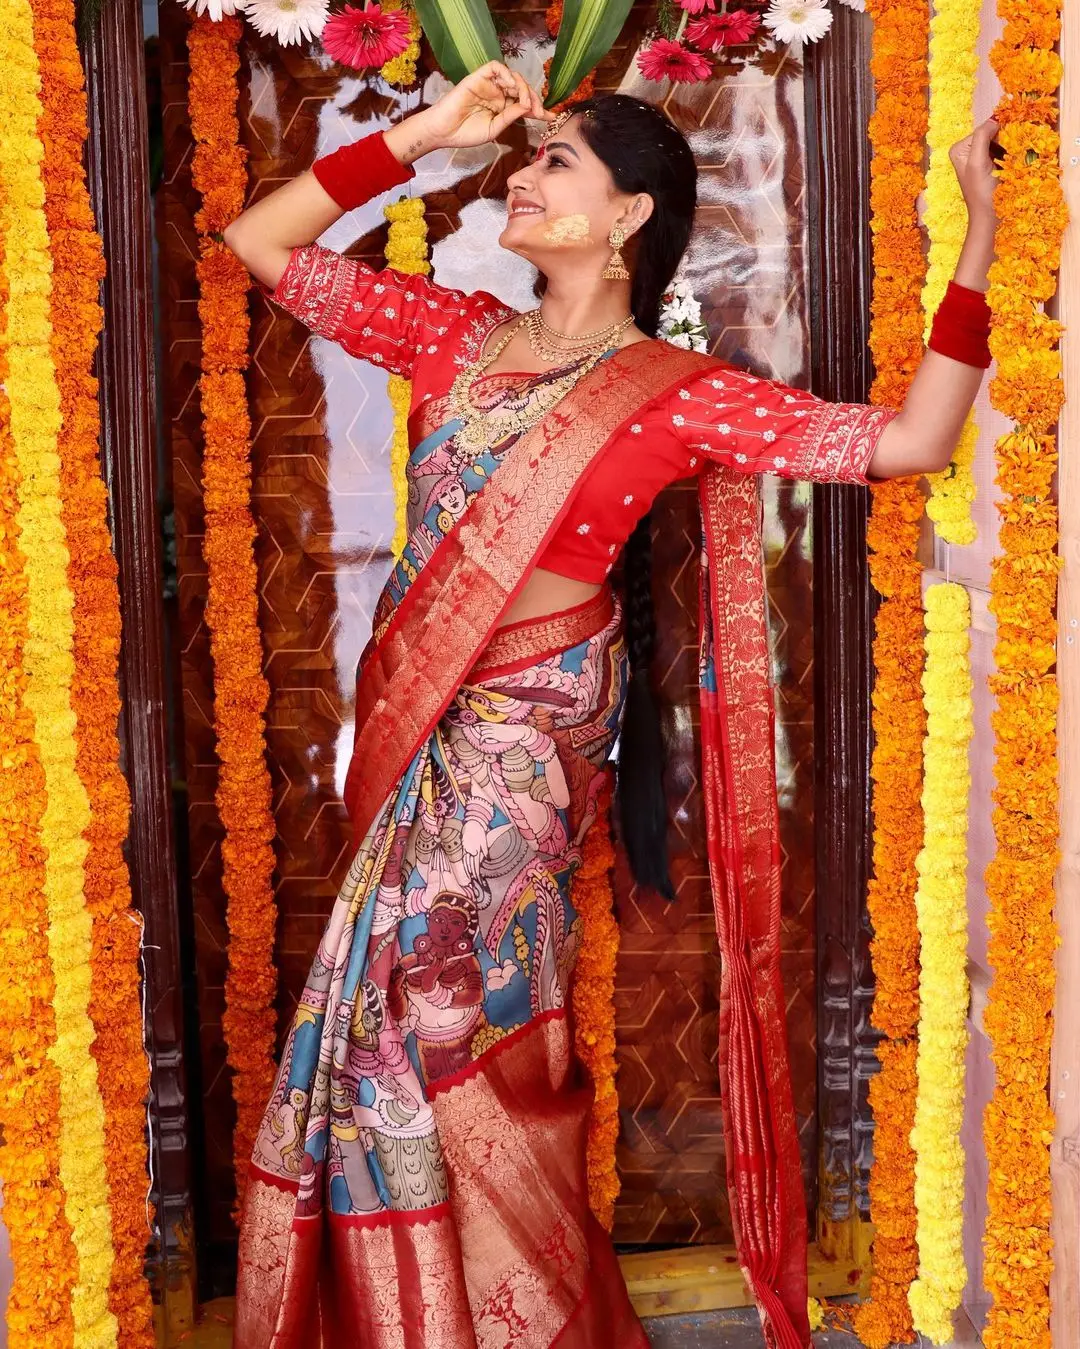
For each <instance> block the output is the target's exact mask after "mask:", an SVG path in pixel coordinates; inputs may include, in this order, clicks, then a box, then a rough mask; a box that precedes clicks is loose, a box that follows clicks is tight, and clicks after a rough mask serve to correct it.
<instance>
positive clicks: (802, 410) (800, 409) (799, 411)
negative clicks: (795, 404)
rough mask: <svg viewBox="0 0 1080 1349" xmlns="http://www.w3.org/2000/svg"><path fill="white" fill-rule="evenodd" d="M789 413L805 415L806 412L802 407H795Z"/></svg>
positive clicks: (798, 415)
mask: <svg viewBox="0 0 1080 1349" xmlns="http://www.w3.org/2000/svg"><path fill="white" fill-rule="evenodd" d="M791 415H792V416H793V417H805V416H806V412H805V410H804V409H803V408H796V409H795V411H794V412H793V413H792V414H791Z"/></svg>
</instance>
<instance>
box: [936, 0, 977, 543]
mask: <svg viewBox="0 0 1080 1349" xmlns="http://www.w3.org/2000/svg"><path fill="white" fill-rule="evenodd" d="M981 12H982V4H981V0H938V3H937V4H936V5H935V6H934V16H933V18H932V19H931V20H930V115H929V122H928V130H927V144H928V146H929V149H930V167H929V169H928V171H927V175H926V212H925V215H924V223H925V225H926V230H927V233H928V235H929V239H930V248H929V253H928V255H927V269H926V285H925V287H924V288H923V309H924V310H925V312H926V316H927V325H926V336H927V337H929V335H930V331H929V330H930V322H931V320H932V318H933V315H934V314H935V313H936V311H937V308H938V305H940V304H941V301H942V299H943V298H944V295H945V289H946V287H947V286H948V284H949V282H950V281H951V280H952V277H953V274H954V273H955V271H956V264H957V261H958V260H959V257H960V250H961V249H962V248H963V246H964V235H965V233H966V230H967V207H966V206H965V204H964V194H963V193H962V192H961V190H960V182H959V180H958V178H957V176H956V172H955V170H954V169H953V166H952V164H951V162H950V160H949V148H950V146H952V145H954V144H955V143H956V141H958V140H960V139H961V138H962V137H964V136H966V135H967V134H968V132H969V131H970V130H971V116H972V105H973V102H974V97H975V78H976V75H977V73H978V69H979V58H978V53H977V52H976V50H975V44H976V41H977V39H978V36H979V21H980V17H981ZM977 439H978V428H977V426H976V424H975V418H974V416H969V417H968V419H967V421H966V422H965V424H964V429H963V431H962V432H961V435H960V440H959V442H958V444H957V447H956V450H955V452H954V453H953V460H952V463H951V464H950V465H949V467H948V469H946V470H945V472H944V473H931V474H930V475H929V482H930V500H929V501H928V502H927V505H926V513H927V515H928V516H929V517H930V519H931V520H933V522H934V524H935V525H936V526H937V532H938V534H939V536H940V537H941V538H942V539H944V540H945V542H946V543H956V544H969V543H974V542H975V538H976V535H977V530H976V528H975V521H974V520H973V519H972V518H971V503H972V502H973V501H974V499H975V477H974V473H973V468H974V463H975V443H976V440H977Z"/></svg>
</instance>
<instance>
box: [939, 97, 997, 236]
mask: <svg viewBox="0 0 1080 1349" xmlns="http://www.w3.org/2000/svg"><path fill="white" fill-rule="evenodd" d="M997 130H998V124H997V122H995V121H993V120H991V121H989V122H983V124H982V125H981V126H978V127H976V128H975V130H974V131H973V132H972V133H971V135H970V136H965V137H964V139H963V140H962V141H957V143H956V144H955V145H954V146H953V147H952V149H951V150H950V151H949V159H950V160H951V161H952V166H953V168H954V169H955V171H956V177H957V180H958V181H959V183H960V191H961V192H962V193H963V194H964V201H965V202H966V203H967V208H968V227H969V229H972V228H975V229H979V228H988V229H989V230H990V232H991V233H992V232H993V229H994V226H995V225H996V223H997V216H996V214H995V212H994V188H995V187H996V186H997V179H996V177H995V176H994V161H993V160H992V159H991V157H990V142H991V141H992V140H993V139H994V136H995V135H996V133H997Z"/></svg>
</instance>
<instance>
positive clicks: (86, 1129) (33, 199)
mask: <svg viewBox="0 0 1080 1349" xmlns="http://www.w3.org/2000/svg"><path fill="white" fill-rule="evenodd" d="M0 34H2V37H0V44H2V45H0V61H2V62H3V69H4V79H3V81H2V82H0V83H2V86H3V87H2V92H0V123H2V124H3V127H4V134H3V135H2V136H0V178H2V180H3V184H4V194H5V205H6V211H5V225H6V227H7V228H6V240H5V266H6V270H7V276H8V282H9V297H8V305H7V323H8V328H7V364H8V378H7V393H8V400H9V406H10V425H11V442H12V445H13V447H14V451H15V460H16V463H17V465H18V502H19V504H18V511H17V525H18V529H19V533H20V536H21V547H22V551H23V554H24V556H25V558H26V580H27V585H26V600H27V604H26V619H27V636H26V642H25V645H24V648H23V666H24V669H25V672H26V675H27V681H26V685H25V702H26V706H27V707H28V708H29V710H30V712H31V714H32V716H33V722H34V736H35V739H36V741H37V746H38V751H39V754H40V761H41V766H42V768H43V770H44V779H45V804H44V810H43V812H42V815H41V843H42V847H43V850H44V854H45V884H44V889H45V898H46V903H47V909H48V949H49V960H50V963H51V965H52V970H53V977H54V980H55V987H54V992H53V999H52V1005H53V1012H54V1016H55V1019H56V1039H55V1042H54V1043H53V1044H52V1045H51V1047H50V1049H49V1055H50V1057H51V1059H52V1060H53V1062H54V1063H55V1064H56V1067H57V1069H58V1072H59V1086H60V1091H59V1120H60V1180H61V1182H62V1184H63V1186H64V1194H65V1206H64V1209H65V1213H66V1215H67V1219H68V1222H69V1223H70V1225H71V1234H72V1240H73V1242H74V1246H75V1255H76V1262H75V1263H76V1277H75V1285H74V1288H73V1289H72V1294H71V1310H72V1318H73V1322H74V1339H75V1343H76V1344H77V1345H79V1346H80V1349H106V1346H110V1345H115V1344H116V1343H117V1325H116V1318H115V1316H114V1315H113V1313H112V1311H111V1310H110V1308H109V1286H110V1281H111V1279H112V1270H113V1247H112V1233H111V1226H110V1214H109V1196H108V1189H107V1184H106V1152H105V1112H104V1109H103V1107H102V1101H101V1095H100V1092H99V1090H98V1080H97V1065H96V1063H95V1061H94V1058H93V1056H92V1054H91V1052H90V1044H91V1041H92V1040H93V1036H94V1028H93V1025H92V1023H91V1021H90V1016H89V1011H88V1009H89V1003H90V995H91V971H90V955H91V920H90V914H89V912H88V911H87V908H86V903H85V900H84V896H83V864H84V859H85V857H86V843H85V841H84V837H83V836H84V832H85V830H86V828H87V825H88V824H89V822H90V809H89V802H88V799H87V795H86V791H85V789H84V787H83V784H82V782H81V781H80V779H79V775H78V772H77V770H76V760H75V743H76V726H75V717H74V714H73V711H72V700H71V686H72V680H73V678H74V674H75V668H74V665H75V662H74V656H73V649H72V643H73V620H72V608H73V603H74V601H73V597H72V593H71V588H70V586H69V584H68V578H67V562H68V551H67V546H66V542H65V537H64V526H63V520H62V517H61V505H60V491H61V481H60V458H59V455H58V453H57V438H58V435H59V432H60V395H59V390H58V387H57V379H56V370H55V367H54V365H53V361H52V353H51V350H50V339H51V336H52V333H51V328H50V322H49V303H50V296H51V289H52V277H51V271H52V259H51V256H50V251H49V237H48V232H47V229H46V224H45V211H44V199H45V194H44V189H43V185H42V163H41V161H42V156H43V150H42V145H41V139H40V137H41V119H42V107H41V100H40V96H39V91H40V88H41V81H40V75H39V70H38V62H37V56H36V53H35V50H34V28H33V14H32V11H31V8H30V4H29V3H28V0H12V3H11V4H10V5H9V6H8V12H7V16H6V22H5V23H4V24H3V25H0Z"/></svg>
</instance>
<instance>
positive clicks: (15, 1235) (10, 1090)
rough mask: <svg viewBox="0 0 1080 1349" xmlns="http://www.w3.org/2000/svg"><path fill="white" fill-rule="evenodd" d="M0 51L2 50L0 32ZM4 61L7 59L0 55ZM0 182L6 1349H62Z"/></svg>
mask: <svg viewBox="0 0 1080 1349" xmlns="http://www.w3.org/2000/svg"><path fill="white" fill-rule="evenodd" d="M0 44H4V45H0V51H3V50H4V47H5V46H6V45H7V44H6V43H5V38H4V35H3V33H0ZM5 54H6V52H5ZM3 188H4V184H3V178H2V175H0V225H2V230H0V234H2V236H3V237H2V238H0V324H2V325H3V327H4V330H5V331H4V333H3V336H2V337H0V614H3V622H0V1128H2V1129H3V1138H4V1145H3V1147H2V1148H0V1175H2V1178H3V1188H4V1213H3V1219H2V1221H3V1224H4V1226H5V1227H6V1229H7V1232H8V1238H9V1240H10V1245H11V1263H12V1269H13V1277H12V1284H11V1290H10V1292H9V1293H8V1302H7V1327H6V1329H7V1343H8V1344H9V1346H10V1349H69V1346H70V1345H71V1344H72V1342H73V1336H74V1326H73V1323H72V1317H71V1292H72V1288H73V1287H74V1284H75V1247H74V1245H73V1244H72V1240H71V1224H70V1223H69V1222H68V1220H67V1217H66V1215H65V1213H64V1189H63V1186H62V1185H61V1184H60V1075H59V1072H58V1071H57V1067H56V1064H55V1063H54V1062H53V1060H52V1057H51V1052H50V1051H51V1050H52V1048H53V1045H54V1044H55V1042H56V1018H55V1017H54V1015H53V1008H52V1002H53V993H54V987H55V986H54V982H53V974H52V967H51V966H50V964H49V947H48V940H47V937H46V932H47V929H48V922H49V918H48V909H47V907H46V902H45V854H44V852H43V851H42V846H41V818H42V816H43V815H44V813H45V775H44V773H43V771H42V768H41V759H40V756H39V755H38V752H37V746H36V745H35V743H34V719H33V717H32V716H31V713H30V709H29V708H28V707H27V705H26V670H25V668H24V666H23V650H24V648H25V646H26V642H27V635H28V634H27V599H26V588H27V587H26V559H25V557H24V556H23V553H22V551H21V549H20V546H19V529H18V524H17V521H16V514H17V512H18V487H19V469H18V463H17V462H16V459H15V454H14V450H13V448H12V445H11V436H10V425H9V422H10V410H9V408H8V401H7V394H6V393H5V391H4V390H5V384H6V380H7V359H6V339H7V334H6V322H5V317H6V315H7V313H8V308H7V301H8V284H7V272H6V269H5V268H4V266H3V242H4V240H6V237H7V234H8V231H9V230H10V228H11V225H12V222H11V217H10V215H9V213H8V211H7V209H6V200H5V196H6V194H4V192H3Z"/></svg>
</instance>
